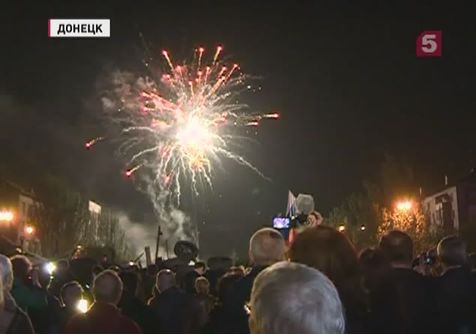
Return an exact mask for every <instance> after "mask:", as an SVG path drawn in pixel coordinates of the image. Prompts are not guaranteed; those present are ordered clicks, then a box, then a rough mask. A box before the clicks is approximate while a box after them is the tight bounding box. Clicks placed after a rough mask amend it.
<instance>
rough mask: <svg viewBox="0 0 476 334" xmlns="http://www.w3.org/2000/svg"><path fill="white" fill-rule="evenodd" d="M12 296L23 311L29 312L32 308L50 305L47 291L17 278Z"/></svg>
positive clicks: (43, 307)
mask: <svg viewBox="0 0 476 334" xmlns="http://www.w3.org/2000/svg"><path fill="white" fill-rule="evenodd" d="M12 296H13V298H15V301H16V303H17V305H18V307H20V308H21V309H22V310H23V311H25V312H28V311H29V310H30V309H34V310H42V309H45V308H46V307H47V306H48V301H47V294H46V291H44V290H42V289H40V288H38V287H36V286H33V285H27V284H25V283H23V282H22V281H21V280H19V279H17V278H15V279H14V281H13V287H12Z"/></svg>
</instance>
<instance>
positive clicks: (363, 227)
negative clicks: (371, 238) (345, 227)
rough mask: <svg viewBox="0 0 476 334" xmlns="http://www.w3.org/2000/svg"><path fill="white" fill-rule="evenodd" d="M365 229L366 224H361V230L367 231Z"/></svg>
mask: <svg viewBox="0 0 476 334" xmlns="http://www.w3.org/2000/svg"><path fill="white" fill-rule="evenodd" d="M365 229H366V227H365V225H363V224H362V225H360V230H361V231H362V232H363V231H365Z"/></svg>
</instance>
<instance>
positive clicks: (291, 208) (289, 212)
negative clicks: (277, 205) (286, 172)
mask: <svg viewBox="0 0 476 334" xmlns="http://www.w3.org/2000/svg"><path fill="white" fill-rule="evenodd" d="M296 212H297V210H296V196H294V194H293V193H292V192H291V190H289V191H288V204H287V206H286V217H295V216H296Z"/></svg>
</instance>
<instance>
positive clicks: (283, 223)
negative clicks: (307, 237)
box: [273, 217, 291, 230]
mask: <svg viewBox="0 0 476 334" xmlns="http://www.w3.org/2000/svg"><path fill="white" fill-rule="evenodd" d="M290 225H291V219H289V218H283V217H276V218H274V219H273V227H274V228H275V229H278V230H282V229H288V228H289V227H290Z"/></svg>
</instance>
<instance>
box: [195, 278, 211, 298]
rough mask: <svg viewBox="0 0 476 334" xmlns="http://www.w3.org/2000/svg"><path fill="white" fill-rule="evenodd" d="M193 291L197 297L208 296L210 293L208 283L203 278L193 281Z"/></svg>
mask: <svg viewBox="0 0 476 334" xmlns="http://www.w3.org/2000/svg"><path fill="white" fill-rule="evenodd" d="M195 291H196V292H197V294H199V295H208V294H209V293H210V282H209V281H208V280H207V279H206V278H205V277H198V278H197V279H196V280H195Z"/></svg>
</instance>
